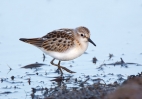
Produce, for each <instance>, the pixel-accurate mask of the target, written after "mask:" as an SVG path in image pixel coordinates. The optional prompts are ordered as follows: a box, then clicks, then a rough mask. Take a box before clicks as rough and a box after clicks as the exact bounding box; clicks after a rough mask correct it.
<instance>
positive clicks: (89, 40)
mask: <svg viewBox="0 0 142 99" xmlns="http://www.w3.org/2000/svg"><path fill="white" fill-rule="evenodd" d="M88 42H90V43H92V44H93V45H94V46H96V44H95V43H94V42H93V41H92V40H91V39H90V38H88Z"/></svg>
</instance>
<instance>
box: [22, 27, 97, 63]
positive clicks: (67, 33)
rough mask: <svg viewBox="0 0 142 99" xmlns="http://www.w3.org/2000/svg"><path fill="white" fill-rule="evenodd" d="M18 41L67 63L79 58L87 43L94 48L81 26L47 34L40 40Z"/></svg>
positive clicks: (88, 35)
mask: <svg viewBox="0 0 142 99" xmlns="http://www.w3.org/2000/svg"><path fill="white" fill-rule="evenodd" d="M20 40H21V41H24V42H26V43H29V44H32V45H34V46H36V47H38V48H40V49H41V50H42V51H43V52H45V53H46V54H48V55H50V56H51V57H53V58H54V59H57V60H59V61H68V60H72V59H74V58H77V57H79V56H80V55H82V54H83V53H84V52H85V51H86V49H87V47H88V42H91V43H92V44H93V45H94V46H96V45H95V44H94V42H93V41H92V40H91V39H90V31H89V29H88V28H86V27H83V26H81V27H77V28H75V29H68V28H62V29H58V30H54V31H52V32H49V33H48V34H46V35H45V36H43V37H40V38H30V39H25V38H21V39H20Z"/></svg>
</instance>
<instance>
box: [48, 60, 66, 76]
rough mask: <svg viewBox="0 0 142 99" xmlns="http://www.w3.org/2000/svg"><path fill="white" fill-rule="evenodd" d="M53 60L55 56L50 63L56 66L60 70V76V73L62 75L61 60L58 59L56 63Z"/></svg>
mask: <svg viewBox="0 0 142 99" xmlns="http://www.w3.org/2000/svg"><path fill="white" fill-rule="evenodd" d="M54 60H55V58H54V59H53V60H52V61H51V62H50V63H51V64H52V65H54V66H58V69H59V70H60V72H61V76H62V75H63V72H62V70H61V68H62V67H61V66H60V63H61V61H59V62H58V65H57V64H54V63H53V61H54Z"/></svg>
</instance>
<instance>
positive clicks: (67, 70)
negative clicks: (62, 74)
mask: <svg viewBox="0 0 142 99" xmlns="http://www.w3.org/2000/svg"><path fill="white" fill-rule="evenodd" d="M54 60H55V58H54V59H53V60H52V61H51V62H50V63H51V64H52V65H54V66H58V64H60V63H58V64H55V63H53V61H54ZM61 68H62V69H64V70H65V71H67V72H69V73H75V72H74V71H71V70H69V69H67V68H66V67H63V66H60V69H61ZM58 69H59V68H58Z"/></svg>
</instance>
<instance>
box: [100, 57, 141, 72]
mask: <svg viewBox="0 0 142 99" xmlns="http://www.w3.org/2000/svg"><path fill="white" fill-rule="evenodd" d="M120 60H121V61H117V62H115V63H109V64H106V63H103V64H101V65H100V66H99V67H98V69H99V70H103V66H106V65H112V66H116V65H121V66H122V67H126V68H128V65H136V66H142V65H141V64H138V63H130V62H124V60H123V59H122V58H120Z"/></svg>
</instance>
